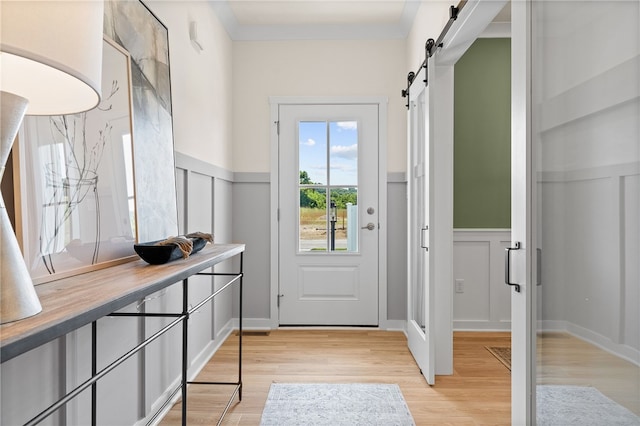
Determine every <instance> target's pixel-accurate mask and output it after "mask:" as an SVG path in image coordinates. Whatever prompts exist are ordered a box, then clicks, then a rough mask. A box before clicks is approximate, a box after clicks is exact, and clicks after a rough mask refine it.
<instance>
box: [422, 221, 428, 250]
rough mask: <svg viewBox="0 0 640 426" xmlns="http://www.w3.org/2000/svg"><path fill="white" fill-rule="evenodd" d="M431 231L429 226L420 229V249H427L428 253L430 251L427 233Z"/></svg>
mask: <svg viewBox="0 0 640 426" xmlns="http://www.w3.org/2000/svg"><path fill="white" fill-rule="evenodd" d="M428 230H429V225H425V226H423V227H422V228H421V229H420V247H422V248H423V249H425V250H426V251H429V246H428V245H427V243H426V242H425V241H426V238H425V235H424V233H425V231H428Z"/></svg>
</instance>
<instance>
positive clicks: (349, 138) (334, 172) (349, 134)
mask: <svg viewBox="0 0 640 426" xmlns="http://www.w3.org/2000/svg"><path fill="white" fill-rule="evenodd" d="M329 141H330V154H329V155H330V157H329V164H330V177H329V183H330V184H331V185H354V186H355V185H358V122H357V121H332V122H331V123H329Z"/></svg>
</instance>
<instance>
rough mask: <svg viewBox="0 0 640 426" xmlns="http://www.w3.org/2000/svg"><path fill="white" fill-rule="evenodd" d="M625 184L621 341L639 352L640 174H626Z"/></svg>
mask: <svg viewBox="0 0 640 426" xmlns="http://www.w3.org/2000/svg"><path fill="white" fill-rule="evenodd" d="M622 182H623V187H624V191H623V194H624V201H623V205H624V212H623V218H624V219H623V224H624V234H623V235H624V236H625V237H626V238H624V265H625V269H624V277H625V281H624V284H625V288H624V293H623V294H624V298H623V300H624V309H623V319H624V322H623V324H624V328H623V342H624V343H625V344H626V345H628V346H631V347H632V348H634V349H635V350H636V351H637V353H640V262H639V261H638V259H640V223H639V222H640V220H639V218H640V200H639V199H638V198H639V195H638V194H640V175H634V176H626V177H624V178H623V180H622Z"/></svg>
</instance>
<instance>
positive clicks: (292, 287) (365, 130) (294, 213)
mask: <svg viewBox="0 0 640 426" xmlns="http://www.w3.org/2000/svg"><path fill="white" fill-rule="evenodd" d="M378 109H379V107H378V105H377V104H364V105H344V104H339V105H306V104H303V105H289V104H287V105H279V108H278V115H279V116H278V122H279V150H278V163H279V173H278V186H279V190H278V194H279V199H278V204H279V206H278V209H279V210H278V212H279V220H278V247H279V253H278V255H279V261H278V282H279V286H278V287H279V288H278V290H279V291H278V305H279V323H280V325H369V326H375V325H378V297H379V296H378V290H379V289H378V286H379V284H378V281H379V279H378V278H379V277H378V262H379V251H378V246H379V227H380V224H379V203H378V186H379V179H378V146H379V129H378Z"/></svg>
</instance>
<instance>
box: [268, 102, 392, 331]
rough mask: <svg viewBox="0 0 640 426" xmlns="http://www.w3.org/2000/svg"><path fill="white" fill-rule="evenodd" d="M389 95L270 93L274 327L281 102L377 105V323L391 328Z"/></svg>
mask: <svg viewBox="0 0 640 426" xmlns="http://www.w3.org/2000/svg"><path fill="white" fill-rule="evenodd" d="M388 102H389V101H388V99H387V97H384V96H349V97H333V96H330V97H325V96H316V97H314V96H270V97H269V106H270V109H271V115H270V126H271V191H270V193H271V197H270V201H271V203H270V205H271V212H270V228H271V229H270V238H271V255H270V264H271V273H270V276H269V279H270V289H271V291H270V302H271V303H270V304H269V309H270V312H269V323H270V326H271V328H278V326H279V320H278V276H279V271H278V264H279V252H280V251H279V250H280V247H279V244H278V206H279V197H280V194H279V190H278V188H279V183H280V182H279V178H278V169H279V166H278V125H277V122H278V107H279V106H280V105H305V104H310V105H339V104H345V105H349V104H350V105H358V104H361V105H362V104H373V105H377V106H378V126H379V145H378V200H379V210H378V211H379V213H378V219H379V223H380V229H379V232H378V238H379V249H378V277H379V286H378V288H379V291H378V318H379V322H378V326H379V327H380V328H382V329H385V328H388V327H389V321H388V318H387V104H388Z"/></svg>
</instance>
